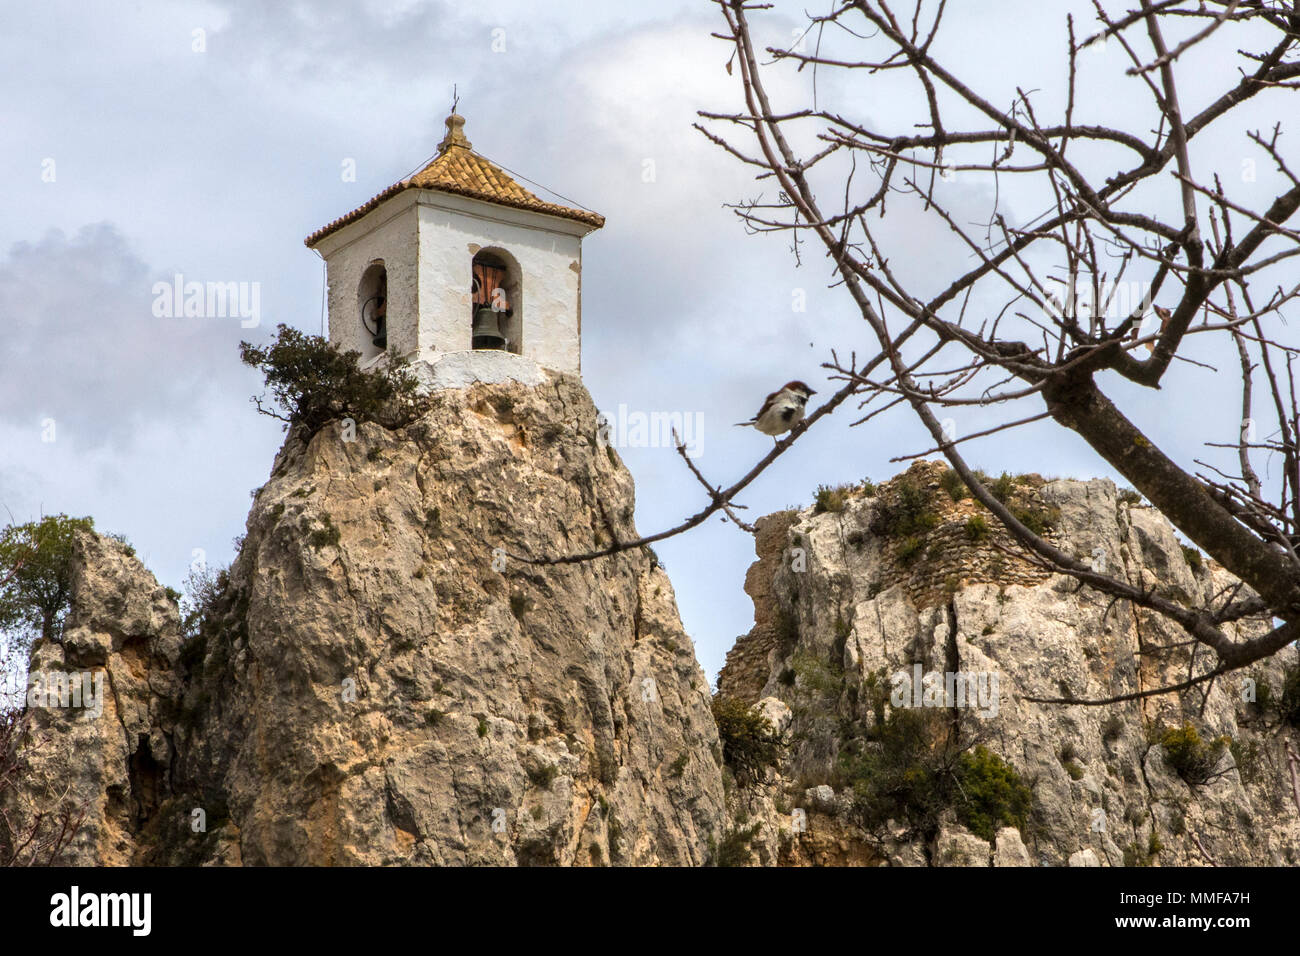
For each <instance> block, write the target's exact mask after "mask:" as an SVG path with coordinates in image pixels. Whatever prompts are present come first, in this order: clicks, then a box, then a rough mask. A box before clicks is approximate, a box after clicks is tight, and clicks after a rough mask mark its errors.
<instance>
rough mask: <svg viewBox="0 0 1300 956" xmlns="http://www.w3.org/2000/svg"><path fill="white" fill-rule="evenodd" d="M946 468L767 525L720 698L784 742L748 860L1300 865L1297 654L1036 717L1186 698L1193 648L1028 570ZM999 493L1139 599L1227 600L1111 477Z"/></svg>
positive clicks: (759, 798) (1165, 628) (1020, 485)
mask: <svg viewBox="0 0 1300 956" xmlns="http://www.w3.org/2000/svg"><path fill="white" fill-rule="evenodd" d="M946 471H947V470H946V468H944V467H943V466H942V465H939V464H937V463H918V464H917V465H914V466H913V467H912V468H911V469H910V470H909V471H908V472H906V473H905V474H904V475H902V476H900V477H899V478H897V479H895V480H894V481H892V482H889V483H887V484H885V485H883V486H881V487H880V488H875V487H872V486H870V485H867V486H860V487H853V488H848V487H846V488H840V489H823V490H822V491H821V492H820V493H819V495H818V503H817V504H816V505H815V506H814V507H810V508H808V509H805V510H803V511H797V512H795V511H790V512H783V513H780V514H777V515H772V516H769V517H767V518H765V519H763V520H762V521H760V522H759V524H758V534H757V537H756V543H757V551H758V556H759V560H758V561H757V563H755V564H754V565H753V567H752V568H751V569H750V573H749V576H748V578H747V581H746V590H747V591H748V593H749V594H750V595H751V596H752V598H753V600H754V607H755V625H754V628H753V629H752V630H751V631H750V633H749V634H748V635H746V636H745V637H743V638H741V639H740V640H739V641H738V642H737V644H736V646H735V648H733V650H732V651H731V653H730V654H729V656H728V658H727V663H726V666H725V667H724V669H723V671H722V674H721V675H720V678H719V688H720V691H721V693H722V694H723V695H725V696H728V697H731V698H734V699H738V700H742V701H745V702H747V703H755V704H759V706H760V708H761V710H762V711H763V712H764V713H765V714H767V715H768V716H769V718H770V720H771V721H772V723H773V724H774V725H775V726H776V728H777V729H778V730H780V731H782V732H783V733H784V735H785V739H786V743H787V746H786V748H785V749H784V751H783V752H782V756H781V759H780V760H779V761H778V762H777V765H776V766H775V768H773V769H769V770H768V771H767V772H766V775H765V776H764V777H762V778H761V779H757V780H755V781H753V782H752V783H750V784H749V785H747V786H745V787H743V788H740V789H738V790H737V791H735V792H734V793H733V795H732V799H731V812H732V814H733V816H734V817H735V818H736V827H737V830H738V831H740V832H741V833H742V835H743V836H744V837H745V838H746V843H747V844H748V843H750V842H752V849H750V848H749V847H748V845H746V852H747V853H748V854H749V855H750V859H751V860H752V862H756V863H765V864H772V863H794V864H801V863H802V864H816V863H832V864H833V863H864V864H893V865H927V864H928V865H941V866H942V865H977V866H988V865H990V864H992V865H1015V866H1027V865H1053V866H1061V865H1067V864H1068V865H1074V866H1097V865H1110V866H1120V865H1190V866H1202V865H1264V864H1272V865H1292V864H1295V863H1297V862H1300V808H1298V807H1297V802H1300V791H1297V790H1296V786H1295V780H1296V778H1295V768H1294V767H1289V766H1288V757H1287V753H1288V747H1290V748H1292V749H1300V747H1298V746H1297V743H1296V741H1297V740H1298V739H1300V734H1298V733H1297V730H1298V728H1297V726H1296V725H1295V723H1294V719H1295V716H1296V715H1295V713H1294V712H1293V711H1290V710H1288V708H1294V706H1295V703H1296V699H1295V694H1296V688H1297V686H1300V685H1298V684H1297V678H1296V668H1297V663H1296V648H1295V646H1294V645H1292V646H1291V647H1289V648H1287V649H1286V651H1285V652H1284V653H1283V654H1281V655H1279V656H1278V657H1277V658H1275V659H1273V660H1272V661H1270V662H1269V663H1268V664H1267V666H1263V665H1261V666H1257V667H1255V668H1254V669H1252V670H1250V671H1246V672H1243V673H1234V674H1229V675H1226V676H1224V677H1221V678H1219V679H1217V680H1215V681H1213V682H1211V683H1208V684H1203V685H1200V686H1198V687H1194V688H1192V689H1191V690H1190V691H1187V692H1185V693H1183V694H1165V695H1161V696H1158V697H1152V698H1146V699H1142V700H1131V701H1125V702H1120V703H1114V704H1110V705H1106V706H1085V705H1081V704H1070V705H1063V704H1051V703H1033V702H1031V701H1029V700H1026V698H1027V697H1038V698H1063V699H1067V700H1098V699H1102V698H1110V697H1118V696H1123V695H1125V694H1132V693H1135V692H1138V691H1142V690H1147V689H1153V688H1157V687H1162V686H1167V685H1170V684H1177V683H1179V682H1181V681H1183V680H1186V679H1187V676H1188V674H1189V667H1190V666H1191V658H1192V655H1193V654H1194V653H1195V649H1194V648H1193V647H1191V646H1189V645H1188V643H1187V641H1186V638H1185V635H1183V634H1182V633H1181V632H1180V631H1179V630H1178V629H1177V628H1175V627H1173V626H1171V625H1170V624H1169V623H1167V622H1166V621H1165V620H1164V619H1162V618H1160V617H1158V616H1156V615H1154V614H1151V613H1148V612H1146V611H1143V610H1140V609H1135V608H1133V607H1132V606H1130V605H1128V604H1126V603H1123V602H1119V603H1116V602H1111V601H1110V600H1109V599H1108V598H1106V597H1104V596H1101V595H1099V594H1097V593H1095V592H1092V591H1089V590H1086V589H1080V587H1079V586H1078V584H1077V583H1076V582H1075V581H1073V580H1072V579H1070V578H1067V577H1065V576H1062V575H1055V574H1051V573H1049V572H1048V571H1047V570H1045V569H1043V568H1041V567H1038V566H1035V565H1033V564H1031V563H1029V562H1028V561H1026V560H1024V559H1023V558H1021V557H1018V554H1019V552H1018V551H1017V549H1016V548H1015V547H1014V546H1013V545H1012V543H1011V541H1010V540H1009V539H1008V538H1007V537H1006V536H1005V534H1004V533H1003V532H1002V531H1001V529H1000V527H998V526H997V525H996V522H995V521H994V519H993V518H992V517H991V516H988V515H987V512H983V511H982V509H981V508H980V507H979V506H978V505H976V504H975V503H974V502H973V501H971V500H970V499H969V498H967V497H965V495H964V490H963V489H961V488H960V487H959V486H957V485H956V483H954V482H953V481H952V480H951V479H952V477H953V476H951V475H949V474H946ZM995 484H996V487H995V493H998V494H999V496H1000V497H1005V499H1006V500H1007V501H1008V502H1009V503H1011V504H1012V506H1013V508H1014V509H1015V510H1017V511H1018V512H1019V514H1020V516H1021V517H1022V520H1025V521H1026V523H1031V522H1032V523H1034V524H1036V525H1037V526H1038V527H1040V528H1043V529H1044V530H1045V531H1046V533H1047V534H1048V535H1049V537H1050V538H1051V539H1052V540H1053V541H1055V542H1056V543H1057V544H1058V546H1060V547H1062V548H1063V549H1065V550H1067V551H1068V552H1069V553H1073V554H1076V555H1077V556H1080V557H1082V558H1084V559H1087V560H1091V561H1093V562H1096V563H1098V564H1099V565H1104V566H1105V567H1106V568H1107V569H1108V570H1109V571H1111V572H1112V573H1115V574H1119V575H1122V576H1124V577H1125V578H1126V579H1127V580H1129V581H1131V582H1132V583H1135V584H1141V585H1143V586H1146V587H1151V588H1157V589H1160V590H1161V591H1162V592H1163V593H1165V594H1168V595H1171V596H1173V597H1175V598H1176V599H1180V600H1184V601H1189V602H1190V601H1197V602H1199V601H1202V600H1208V599H1210V598H1212V597H1216V596H1217V598H1218V599H1219V600H1222V598H1223V596H1224V595H1225V594H1226V593H1228V592H1227V590H1226V589H1228V588H1230V587H1231V586H1232V585H1233V584H1234V583H1235V582H1234V581H1233V580H1232V578H1231V577H1230V576H1229V575H1227V574H1226V573H1225V572H1224V571H1222V569H1220V568H1218V567H1217V566H1215V565H1213V564H1212V563H1211V562H1209V560H1208V559H1205V558H1203V557H1202V556H1200V555H1199V554H1197V553H1196V552H1195V551H1194V550H1193V549H1190V548H1185V547H1183V546H1182V545H1180V543H1179V542H1178V540H1177V539H1176V537H1175V536H1174V533H1173V530H1172V528H1171V527H1170V525H1169V524H1168V522H1167V521H1166V520H1165V519H1164V518H1163V517H1162V516H1161V515H1160V514H1159V513H1157V512H1156V511H1154V510H1153V509H1151V508H1148V507H1143V506H1142V505H1141V504H1140V503H1139V502H1138V501H1137V500H1136V496H1134V495H1132V494H1131V493H1130V494H1129V495H1125V496H1123V498H1124V500H1121V496H1120V495H1118V494H1117V491H1116V488H1115V486H1114V485H1113V484H1112V483H1111V482H1109V481H1102V480H1098V481H1088V482H1080V481H1049V482H1044V481H1043V480H1042V479H1039V478H1037V477H1035V476H1024V477H1022V478H1019V479H1013V478H1010V477H1007V476H1004V477H1003V479H1001V480H1000V481H998V482H996V483H995ZM1267 626H1268V625H1267V622H1265V621H1247V622H1242V623H1241V625H1240V627H1241V629H1242V633H1243V635H1244V634H1245V633H1251V634H1253V633H1258V632H1259V630H1260V629H1263V628H1265V627H1267ZM931 674H933V675H934V677H930V676H929V675H931ZM947 675H961V681H962V683H961V684H959V683H958V682H957V680H955V679H954V680H953V681H952V683H951V685H950V684H949V683H948V682H947V680H946V678H947ZM917 677H920V678H921V680H920V681H917V680H916V678H917ZM962 684H964V685H965V689H966V690H967V692H968V693H967V694H966V696H965V699H964V700H963V699H962V697H961V689H962ZM1285 687H1290V688H1291V691H1290V696H1288V697H1287V700H1286V701H1285V703H1283V702H1281V701H1279V697H1281V696H1282V691H1283V688H1285ZM931 688H933V690H934V693H933V694H932V695H927V694H926V693H925V692H926V690H928V689H931ZM945 692H947V694H948V696H945ZM760 702H761V703H760ZM1280 712H1285V713H1289V714H1290V718H1291V721H1292V722H1290V723H1289V722H1287V720H1286V719H1283V718H1282V717H1280V716H1279V713H1280ZM903 718H907V720H906V721H904V720H903ZM917 781H919V782H920V784H921V786H915V783H916V782H917ZM742 828H743V829H742Z"/></svg>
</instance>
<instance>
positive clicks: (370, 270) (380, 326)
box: [357, 260, 388, 358]
mask: <svg viewBox="0 0 1300 956" xmlns="http://www.w3.org/2000/svg"><path fill="white" fill-rule="evenodd" d="M357 304H358V308H359V310H360V313H361V328H362V330H363V333H364V334H363V335H362V336H361V354H362V356H363V357H365V358H372V357H374V356H376V355H379V354H381V353H382V352H383V351H384V350H385V349H387V348H388V271H387V270H386V269H385V268H384V263H383V262H382V260H376V261H375V262H372V263H371V264H370V265H369V266H368V267H367V268H366V271H365V272H363V273H362V274H361V285H360V286H359V287H358V288H357Z"/></svg>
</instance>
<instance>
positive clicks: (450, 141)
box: [438, 112, 471, 154]
mask: <svg viewBox="0 0 1300 956" xmlns="http://www.w3.org/2000/svg"><path fill="white" fill-rule="evenodd" d="M452 146H463V147H465V148H466V149H470V148H471V147H470V142H469V140H467V139H466V138H465V117H463V116H461V115H460V114H459V113H455V112H453V113H452V114H451V115H450V116H448V117H447V135H446V136H444V137H443V138H442V142H441V143H439V144H438V152H439V154H441V153H445V152H446V151H447V150H448V149H450V148H451V147H452Z"/></svg>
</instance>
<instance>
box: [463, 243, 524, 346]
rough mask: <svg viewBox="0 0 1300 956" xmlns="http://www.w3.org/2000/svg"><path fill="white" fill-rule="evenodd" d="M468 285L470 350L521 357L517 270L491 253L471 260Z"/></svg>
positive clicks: (478, 255) (512, 263)
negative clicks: (512, 354)
mask: <svg viewBox="0 0 1300 956" xmlns="http://www.w3.org/2000/svg"><path fill="white" fill-rule="evenodd" d="M471 272H472V276H471V285H470V318H471V321H472V323H473V324H472V330H473V331H472V333H471V335H472V338H471V347H472V348H475V349H497V350H501V351H507V352H514V353H515V354H516V355H520V354H522V350H523V334H522V333H523V324H522V322H521V320H520V309H519V267H518V265H517V264H515V263H514V261H513V260H510V261H507V259H506V257H505V256H504V255H502V254H500V253H497V252H494V251H483V252H480V253H478V254H477V255H475V256H474V261H473V264H472V270H471Z"/></svg>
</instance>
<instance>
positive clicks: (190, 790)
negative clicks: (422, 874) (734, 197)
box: [17, 377, 724, 865]
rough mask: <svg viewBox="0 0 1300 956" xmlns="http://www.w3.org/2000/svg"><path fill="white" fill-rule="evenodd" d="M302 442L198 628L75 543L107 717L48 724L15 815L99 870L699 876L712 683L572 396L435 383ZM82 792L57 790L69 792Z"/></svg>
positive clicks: (166, 599) (548, 389) (288, 454)
mask: <svg viewBox="0 0 1300 956" xmlns="http://www.w3.org/2000/svg"><path fill="white" fill-rule="evenodd" d="M349 424H350V423H346V422H344V423H334V424H331V425H329V426H326V427H325V428H324V429H322V430H321V431H319V432H318V433H317V434H315V435H314V436H311V437H310V438H309V439H306V438H304V436H303V435H301V434H300V433H299V432H298V431H297V430H295V431H293V432H291V433H290V435H289V437H288V440H287V441H286V444H285V446H284V448H283V449H282V450H281V452H280V454H279V456H278V457H277V459H276V461H275V465H274V468H273V471H272V474H271V478H270V480H269V481H268V482H267V484H266V485H265V486H264V487H262V488H261V489H260V490H259V491H258V492H257V494H256V498H255V501H254V504H253V507H252V510H251V512H250V514H249V516H248V522H247V534H246V537H245V539H244V541H243V545H242V548H241V550H240V553H239V556H238V558H237V559H236V561H235V563H234V564H233V565H232V567H231V568H230V569H229V572H228V574H226V575H223V576H222V578H221V580H220V582H219V583H220V587H219V588H218V589H217V591H216V592H215V593H214V594H213V595H212V598H211V600H210V602H209V605H208V607H207V608H206V614H205V618H204V621H203V624H202V629H201V632H200V633H199V634H198V635H197V636H193V637H190V638H189V639H188V640H185V641H183V642H182V636H181V625H180V621H179V617H178V612H177V606H176V603H175V601H174V600H173V599H172V598H173V596H169V595H168V594H167V593H166V592H165V591H164V590H163V589H162V588H160V587H158V585H157V583H156V582H155V581H154V580H153V578H152V577H151V576H150V575H149V574H148V573H147V572H146V571H145V570H144V569H143V568H142V567H141V566H140V564H139V562H138V561H136V560H135V558H134V557H132V556H131V555H130V554H128V553H127V552H126V550H125V549H124V548H123V547H122V546H121V545H119V544H117V543H116V542H112V541H108V540H105V539H102V538H97V537H94V536H86V537H85V538H84V539H83V540H82V541H81V542H80V545H79V552H78V561H77V563H78V570H77V576H76V581H75V584H74V588H73V593H72V605H73V611H72V617H71V619H70V624H69V628H68V633H67V639H66V640H65V641H64V642H63V643H62V644H42V645H38V647H37V648H36V651H35V655H34V659H33V669H34V670H37V671H39V670H51V671H69V670H74V669H85V670H87V671H88V672H93V673H106V674H107V681H106V682H105V684H106V690H105V695H104V697H105V706H104V709H103V715H102V718H100V719H97V718H95V717H94V716H93V715H91V714H88V713H83V712H81V711H78V710H77V709H75V708H43V709H41V712H40V718H39V719H40V726H39V727H38V728H37V729H38V730H39V732H40V736H41V740H42V746H40V747H33V748H29V753H28V754H27V756H26V758H25V759H26V760H27V767H26V769H25V771H24V781H25V782H24V785H23V787H22V788H20V792H19V793H18V795H17V802H18V803H19V804H21V805H22V806H21V807H20V808H19V812H20V813H26V814H28V815H29V818H30V814H31V813H34V812H37V811H38V810H39V808H40V807H42V806H46V807H48V806H50V805H51V802H52V801H53V800H54V799H55V798H56V797H64V798H67V799H70V800H73V801H80V802H81V803H82V804H83V805H84V806H85V807H86V810H87V812H86V816H85V818H84V821H83V824H82V826H81V828H80V830H79V832H78V835H77V837H76V840H75V841H74V843H73V845H72V847H71V849H70V854H69V857H68V858H69V861H70V862H74V863H83V864H92V863H93V864H98V863H129V862H135V863H147V864H162V865H166V864H180V863H188V864H245V865H251V864H271V865H301V864H311V865H330V864H336V865H340V864H561V865H608V864H674V865H699V864H703V863H705V862H707V860H708V859H709V855H710V852H711V846H712V845H713V843H714V841H715V838H716V836H717V835H718V833H719V832H720V829H721V826H722V821H723V800H724V797H723V784H722V772H721V767H720V764H719V756H720V752H721V751H720V747H719V743H718V738H717V731H716V728H715V726H714V723H713V719H712V717H711V715H710V712H709V688H708V684H707V681H706V679H705V676H704V674H703V672H702V671H701V669H700V667H699V665H698V663H697V662H696V659H695V655H694V649H693V646H692V644H691V641H690V638H689V637H688V636H687V635H686V634H685V633H684V632H683V630H682V626H681V623H680V620H679V618H678V614H677V609H676V605H675V601H674V597H673V591H672V587H671V585H670V583H669V581H668V578H667V576H666V575H665V574H664V572H663V571H662V570H661V569H660V568H659V567H658V566H657V564H656V562H655V560H654V558H653V556H652V555H651V554H650V553H649V552H648V551H643V550H638V551H635V552H628V553H625V554H621V555H618V556H616V557H613V558H607V559H602V560H600V561H597V562H592V563H585V564H571V565H559V566H545V565H538V564H528V563H525V562H522V561H518V560H515V559H514V558H512V557H509V555H525V556H551V555H563V554H568V553H572V552H575V551H582V550H587V549H591V548H593V547H596V546H598V545H600V544H602V543H605V542H608V540H609V539H610V536H611V535H618V536H620V537H624V538H626V537H635V530H634V528H633V525H632V510H633V488H632V481H631V478H630V476H629V475H628V473H627V471H626V469H625V468H624V467H623V466H622V463H621V462H620V461H619V459H618V456H617V454H616V453H614V452H613V451H612V450H607V449H605V448H603V447H600V446H599V445H598V444H597V442H596V440H595V436H596V434H597V424H596V411H595V409H594V407H593V406H592V404H591V400H590V398H589V396H588V395H587V393H586V391H585V389H583V388H582V386H581V385H580V384H579V383H578V382H577V381H576V380H574V379H570V378H565V377H552V378H550V379H548V381H547V382H546V383H545V384H544V385H541V386H538V387H529V386H525V385H521V384H516V383H505V384H498V385H479V386H475V387H473V388H469V389H465V390H449V391H442V392H438V393H435V395H434V397H433V398H432V400H431V407H430V408H429V410H428V411H427V413H426V414H425V415H423V417H421V418H420V419H419V420H418V421H416V422H414V423H413V424H412V425H410V426H408V427H406V428H403V429H400V430H396V431H390V430H386V429H384V428H382V427H380V426H378V425H375V424H369V423H365V424H360V425H357V426H356V428H355V431H353V430H352V429H351V428H350V427H349ZM68 787H70V788H71V793H64V792H63V791H64V789H65V788H68Z"/></svg>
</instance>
